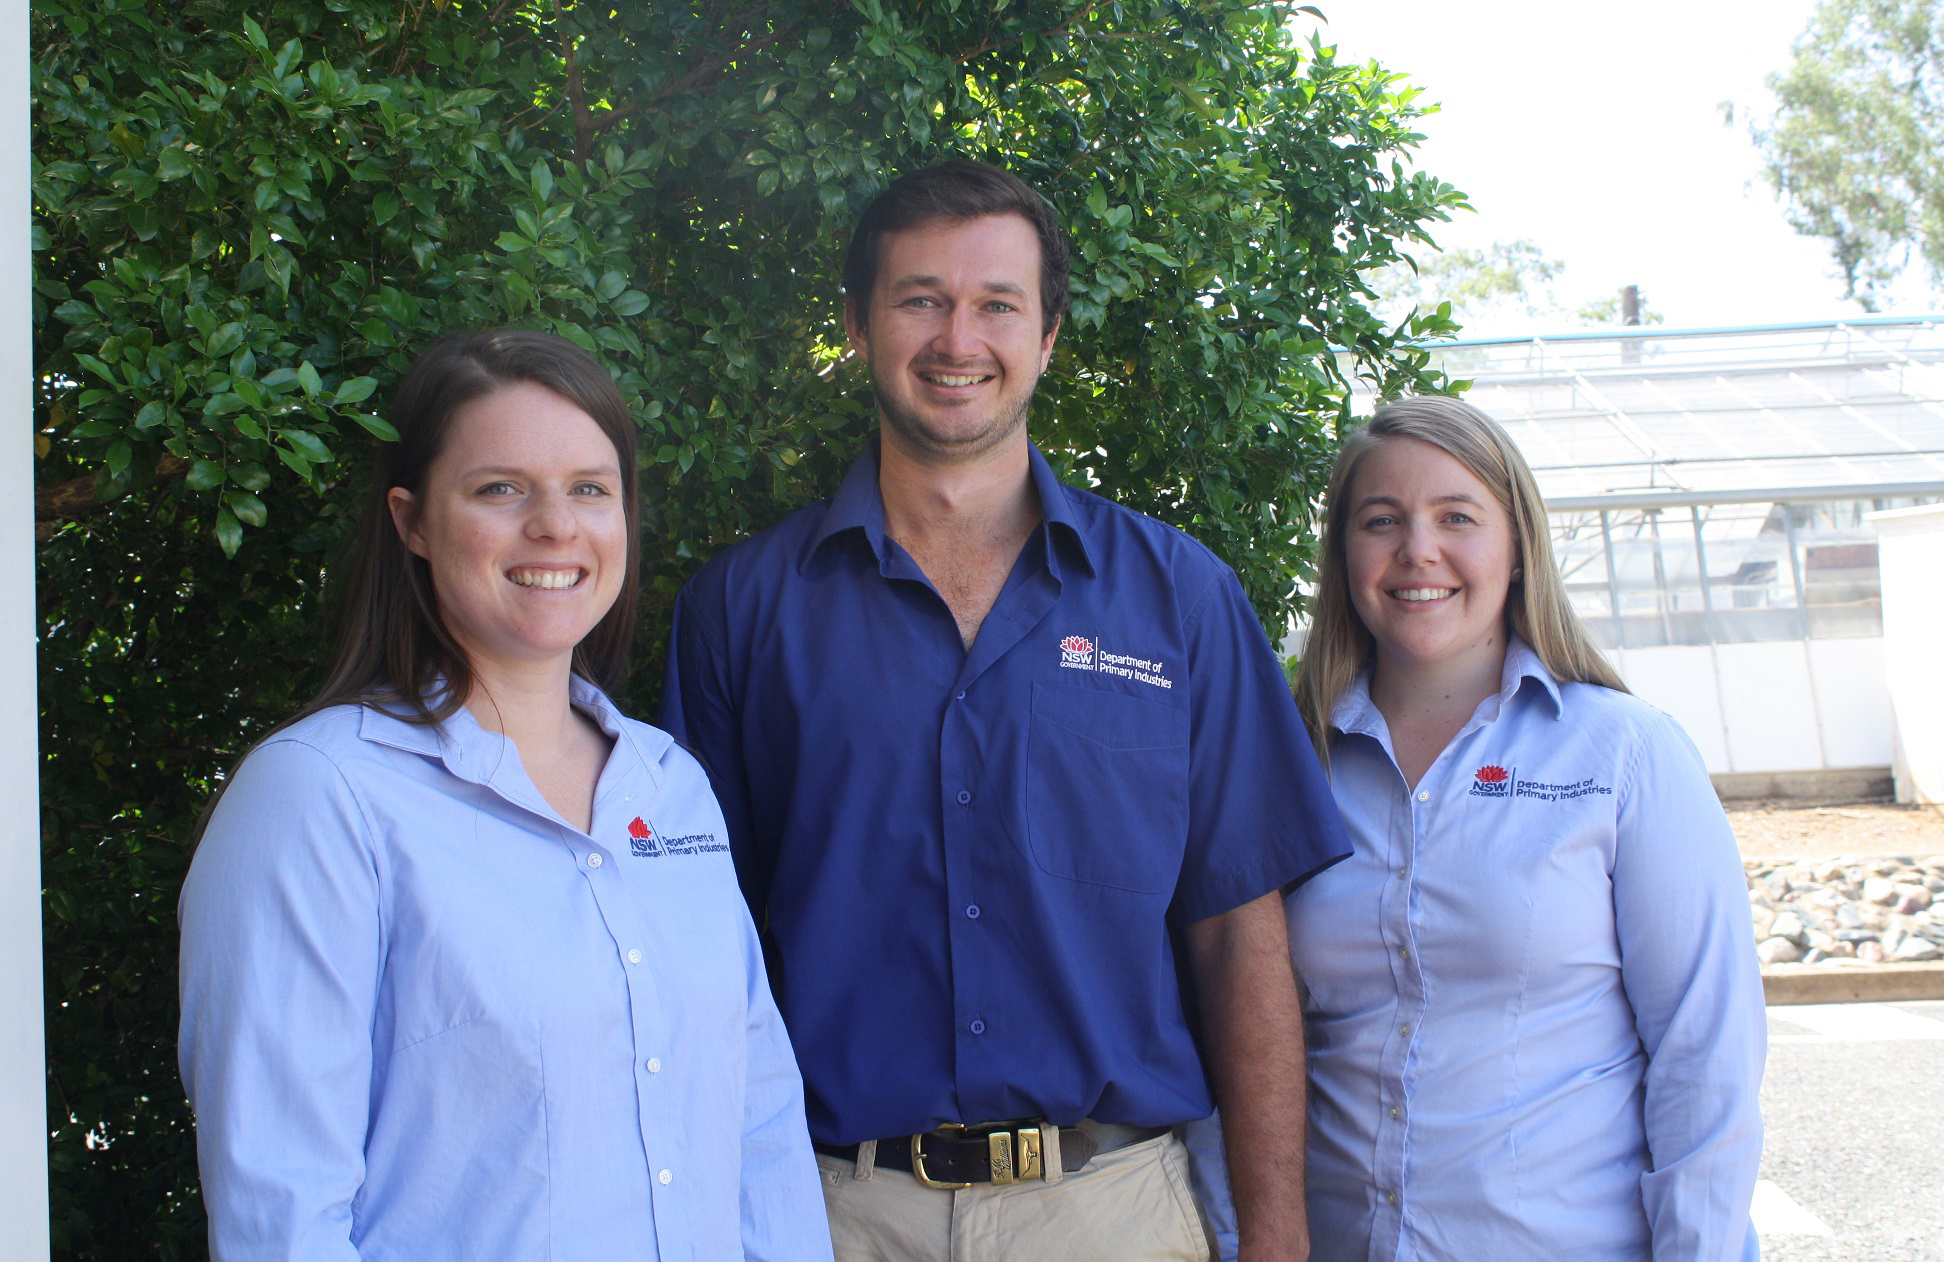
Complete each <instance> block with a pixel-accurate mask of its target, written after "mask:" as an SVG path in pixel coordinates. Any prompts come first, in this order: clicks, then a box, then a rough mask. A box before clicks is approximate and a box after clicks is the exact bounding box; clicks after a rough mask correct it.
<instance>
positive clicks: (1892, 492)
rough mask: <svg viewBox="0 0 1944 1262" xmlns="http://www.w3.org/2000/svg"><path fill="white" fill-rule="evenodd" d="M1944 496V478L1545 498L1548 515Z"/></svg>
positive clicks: (1621, 492) (1606, 493) (1609, 493)
mask: <svg viewBox="0 0 1944 1262" xmlns="http://www.w3.org/2000/svg"><path fill="white" fill-rule="evenodd" d="M1923 495H1937V496H1944V479H1931V480H1926V481H1921V482H1867V483H1857V482H1850V483H1844V484H1840V485H1836V486H1773V487H1735V488H1732V489H1722V490H1705V489H1704V490H1687V489H1683V490H1678V491H1609V492H1605V493H1603V494H1599V495H1561V496H1557V497H1553V496H1547V497H1546V509H1547V511H1548V512H1555V513H1566V512H1580V513H1595V512H1603V511H1606V510H1609V509H1616V508H1687V507H1691V506H1693V505H1695V504H1776V503H1782V504H1799V503H1807V502H1810V501H1819V500H1885V499H1903V498H1905V497H1912V496H1923Z"/></svg>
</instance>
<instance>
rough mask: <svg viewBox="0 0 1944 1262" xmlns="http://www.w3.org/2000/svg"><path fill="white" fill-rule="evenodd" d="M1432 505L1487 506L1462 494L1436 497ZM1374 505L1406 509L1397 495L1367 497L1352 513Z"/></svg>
mask: <svg viewBox="0 0 1944 1262" xmlns="http://www.w3.org/2000/svg"><path fill="white" fill-rule="evenodd" d="M1431 503H1432V504H1434V505H1443V504H1470V505H1471V506H1472V507H1474V508H1483V507H1484V506H1485V504H1484V501H1482V500H1479V499H1475V498H1474V497H1472V496H1470V495H1465V494H1462V493H1460V494H1455V495H1434V496H1432V497H1431ZM1372 504H1387V505H1389V506H1391V507H1392V508H1402V507H1404V501H1403V500H1400V499H1398V498H1397V497H1396V496H1395V495H1366V496H1364V497H1363V498H1362V499H1360V500H1358V501H1357V503H1356V506H1355V508H1354V509H1353V510H1352V511H1354V512H1359V513H1360V512H1362V511H1363V510H1364V509H1366V508H1369V507H1370V506H1371V505H1372Z"/></svg>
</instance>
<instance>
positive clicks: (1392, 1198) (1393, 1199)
mask: <svg viewBox="0 0 1944 1262" xmlns="http://www.w3.org/2000/svg"><path fill="white" fill-rule="evenodd" d="M662 1182H663V1183H666V1182H668V1171H666V1170H664V1171H662ZM1384 1203H1385V1204H1386V1205H1395V1204H1397V1193H1395V1192H1386V1193H1384Z"/></svg>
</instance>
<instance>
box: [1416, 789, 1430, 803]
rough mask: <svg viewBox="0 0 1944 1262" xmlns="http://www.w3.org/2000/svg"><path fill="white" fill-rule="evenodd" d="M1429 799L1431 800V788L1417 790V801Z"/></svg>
mask: <svg viewBox="0 0 1944 1262" xmlns="http://www.w3.org/2000/svg"><path fill="white" fill-rule="evenodd" d="M1430 800H1431V790H1429V789H1419V790H1418V801H1420V802H1429V801H1430Z"/></svg>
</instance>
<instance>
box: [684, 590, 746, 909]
mask: <svg viewBox="0 0 1944 1262" xmlns="http://www.w3.org/2000/svg"><path fill="white" fill-rule="evenodd" d="M704 603H705V601H704V598H703V597H702V596H701V595H700V594H699V593H698V589H697V584H696V583H695V582H691V583H690V584H689V585H688V586H687V587H685V588H684V589H683V590H682V593H681V594H680V595H679V596H677V597H676V599H675V612H674V615H673V622H672V625H671V627H670V629H669V633H668V666H667V670H666V674H665V675H664V677H663V680H662V704H661V714H660V716H659V717H658V718H657V719H656V726H658V727H660V728H661V729H662V730H663V731H664V732H667V733H668V734H669V735H670V736H673V737H674V738H675V739H676V740H677V741H680V742H681V743H682V744H683V745H684V746H685V747H686V748H687V749H688V750H689V751H690V752H691V753H693V754H694V755H695V756H696V758H697V759H698V760H700V762H701V763H702V769H703V770H704V771H706V772H707V773H708V776H709V785H710V787H711V788H713V789H714V790H715V796H716V802H717V803H718V804H719V805H720V806H721V807H722V817H723V823H724V824H725V826H726V827H727V828H728V830H729V849H730V852H731V854H732V856H733V857H734V858H735V861H736V879H737V880H738V881H740V882H741V884H742V891H743V898H744V899H745V900H746V901H747V902H748V903H749V906H750V908H751V910H752V911H753V912H754V913H755V914H756V915H758V916H761V915H762V914H763V913H762V909H763V908H764V907H766V906H768V904H769V876H768V872H767V868H766V865H764V864H763V863H761V862H759V861H758V860H757V857H756V854H755V841H754V839H753V838H752V836H751V834H750V803H749V780H748V772H747V769H746V768H745V766H744V763H743V755H742V729H741V724H740V723H739V722H738V721H737V717H736V709H735V700H734V697H735V692H734V690H733V689H732V688H731V686H730V682H731V681H730V678H729V667H728V662H727V660H726V655H725V653H724V651H723V650H724V644H723V638H722V636H721V634H720V633H719V628H717V627H716V626H714V625H712V623H711V621H710V619H709V617H708V615H707V613H705V612H704V611H703V609H702V608H700V606H701V605H702V604H704Z"/></svg>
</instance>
